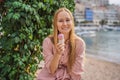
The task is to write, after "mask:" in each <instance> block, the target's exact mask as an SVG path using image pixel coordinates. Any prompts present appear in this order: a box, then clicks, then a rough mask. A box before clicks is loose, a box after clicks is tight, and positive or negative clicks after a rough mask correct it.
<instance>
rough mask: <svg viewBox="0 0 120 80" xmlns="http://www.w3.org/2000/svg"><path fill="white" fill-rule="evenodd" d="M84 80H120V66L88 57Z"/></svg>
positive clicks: (83, 75)
mask: <svg viewBox="0 0 120 80" xmlns="http://www.w3.org/2000/svg"><path fill="white" fill-rule="evenodd" d="M82 79H83V80H120V64H116V63H113V62H108V61H104V60H100V59H97V58H93V57H90V56H86V58H85V71H84V73H83V74H82Z"/></svg>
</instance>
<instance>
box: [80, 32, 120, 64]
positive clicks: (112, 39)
mask: <svg viewBox="0 0 120 80" xmlns="http://www.w3.org/2000/svg"><path fill="white" fill-rule="evenodd" d="M95 34H96V36H85V37H84V36H83V37H82V38H83V39H84V40H85V42H86V54H88V55H90V56H93V57H96V58H100V59H104V60H107V61H111V62H115V63H118V64H120V31H97V32H96V33H95Z"/></svg>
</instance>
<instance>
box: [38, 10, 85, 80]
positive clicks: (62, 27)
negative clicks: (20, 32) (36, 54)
mask: <svg viewBox="0 0 120 80" xmlns="http://www.w3.org/2000/svg"><path fill="white" fill-rule="evenodd" d="M53 26H54V32H53V35H51V36H48V37H47V38H45V39H44V41H43V55H44V60H45V65H44V67H43V69H42V70H41V72H40V73H38V76H37V80H80V79H81V73H82V72H83V58H84V53H85V43H84V41H83V40H82V39H81V38H80V37H78V36H77V35H75V32H74V19H73V16H72V13H71V12H70V11H69V10H68V9H67V8H60V9H58V10H57V11H56V13H55V15H54V18H53ZM59 34H63V35H64V42H63V43H59V42H58V41H59V38H58V35H59Z"/></svg>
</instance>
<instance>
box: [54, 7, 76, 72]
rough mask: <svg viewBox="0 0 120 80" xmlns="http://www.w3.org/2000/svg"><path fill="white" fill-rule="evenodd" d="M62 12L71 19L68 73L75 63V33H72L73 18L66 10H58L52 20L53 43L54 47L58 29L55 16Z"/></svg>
mask: <svg viewBox="0 0 120 80" xmlns="http://www.w3.org/2000/svg"><path fill="white" fill-rule="evenodd" d="M62 11H66V12H67V13H68V14H69V15H70V17H71V19H72V23H73V24H72V30H71V31H70V34H69V35H70V52H69V58H68V71H69V72H70V71H71V69H72V66H73V64H74V62H75V53H76V52H75V33H74V18H73V15H72V13H71V12H70V11H69V10H68V9H67V8H60V9H58V10H57V11H56V12H55V15H54V18H53V27H54V31H53V43H54V45H55V47H56V45H57V42H58V38H57V36H58V28H57V16H58V14H59V13H60V12H62Z"/></svg>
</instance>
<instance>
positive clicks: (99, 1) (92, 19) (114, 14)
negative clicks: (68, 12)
mask: <svg viewBox="0 0 120 80" xmlns="http://www.w3.org/2000/svg"><path fill="white" fill-rule="evenodd" d="M75 3H76V6H75V12H74V16H75V21H76V22H77V23H78V24H81V25H83V24H84V25H89V24H92V25H97V26H99V25H101V23H100V22H101V21H105V22H106V23H104V25H118V24H120V6H118V5H110V4H109V0H75Z"/></svg>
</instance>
